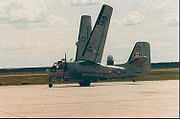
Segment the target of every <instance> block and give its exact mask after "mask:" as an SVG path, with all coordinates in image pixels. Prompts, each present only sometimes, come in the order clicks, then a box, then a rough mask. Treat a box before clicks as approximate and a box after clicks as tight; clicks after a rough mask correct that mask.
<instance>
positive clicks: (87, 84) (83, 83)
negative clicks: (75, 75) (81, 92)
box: [79, 81, 91, 86]
mask: <svg viewBox="0 0 180 119" xmlns="http://www.w3.org/2000/svg"><path fill="white" fill-rule="evenodd" d="M90 84H91V82H90V81H83V82H79V85H80V86H90Z"/></svg>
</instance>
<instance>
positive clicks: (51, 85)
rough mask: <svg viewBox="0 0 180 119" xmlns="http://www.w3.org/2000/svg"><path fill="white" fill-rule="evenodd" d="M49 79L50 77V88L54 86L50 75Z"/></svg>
mask: <svg viewBox="0 0 180 119" xmlns="http://www.w3.org/2000/svg"><path fill="white" fill-rule="evenodd" d="M48 79H49V88H52V87H53V84H52V80H51V78H50V77H48Z"/></svg>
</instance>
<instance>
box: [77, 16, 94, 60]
mask: <svg viewBox="0 0 180 119" xmlns="http://www.w3.org/2000/svg"><path fill="white" fill-rule="evenodd" d="M91 31H92V26H91V16H89V15H83V16H81V22H80V28H79V36H78V42H77V43H76V46H77V50H76V59H75V61H80V60H82V52H83V50H84V48H85V46H86V44H87V42H88V40H89V37H90V33H91Z"/></svg>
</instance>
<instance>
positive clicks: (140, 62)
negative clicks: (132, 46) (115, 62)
mask: <svg viewBox="0 0 180 119" xmlns="http://www.w3.org/2000/svg"><path fill="white" fill-rule="evenodd" d="M146 60H147V56H141V57H138V58H135V59H133V60H132V61H129V64H142V63H144V62H145V61H146Z"/></svg>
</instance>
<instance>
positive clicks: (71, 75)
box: [47, 4, 151, 88]
mask: <svg viewBox="0 0 180 119" xmlns="http://www.w3.org/2000/svg"><path fill="white" fill-rule="evenodd" d="M112 11H113V8H112V7H111V6H109V5H105V4H104V5H103V6H102V8H101V11H100V13H99V16H98V18H97V21H96V23H95V25H94V28H93V30H92V28H91V16H89V15H83V16H81V22H80V29H79V37H78V42H77V43H76V46H77V51H76V57H75V60H74V61H73V62H72V61H71V62H67V61H66V54H65V58H64V59H62V60H61V61H58V62H55V63H54V64H53V66H52V67H51V68H49V69H47V73H48V80H49V87H50V88H51V87H52V86H53V84H52V79H56V80H59V81H61V80H63V81H73V82H77V83H79V85H80V86H90V84H91V82H96V81H97V80H109V79H119V78H132V80H133V81H134V79H133V78H134V77H138V76H143V75H145V74H147V73H149V72H151V60H150V44H149V43H147V42H137V43H136V44H135V46H134V49H133V50H132V53H131V55H130V57H129V59H128V61H127V62H126V63H125V64H120V65H116V64H114V63H113V62H111V63H107V65H106V66H105V65H103V64H100V63H101V59H102V54H103V50H104V45H105V41H106V36H107V32H108V28H109V23H110V19H111V15H112ZM107 62H109V61H107Z"/></svg>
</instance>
